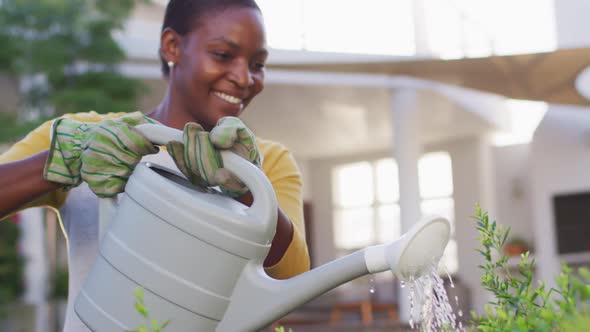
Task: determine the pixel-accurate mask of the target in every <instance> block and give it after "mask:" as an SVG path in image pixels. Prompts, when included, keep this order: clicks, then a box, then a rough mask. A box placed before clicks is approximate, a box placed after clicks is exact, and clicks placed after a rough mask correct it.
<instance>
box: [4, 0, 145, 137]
mask: <svg viewBox="0 0 590 332" xmlns="http://www.w3.org/2000/svg"><path fill="white" fill-rule="evenodd" d="M140 2H149V1H147V0H60V1H55V0H2V1H1V2H0V3H1V4H0V45H2V51H1V52H0V72H4V73H6V74H8V75H10V76H12V77H13V78H15V81H17V80H18V81H19V84H20V86H21V87H22V88H23V89H22V91H21V92H22V94H23V95H22V100H21V101H20V106H21V109H19V110H18V111H19V114H18V117H17V118H18V121H9V122H4V121H0V133H2V134H1V135H0V139H1V141H2V142H5V141H12V140H14V139H15V138H18V137H19V136H22V135H23V134H24V133H26V132H28V130H30V128H29V127H31V124H29V123H28V121H31V119H35V121H39V120H42V119H43V118H49V117H54V116H56V115H61V114H64V113H72V112H82V111H90V110H94V111H96V112H99V113H106V112H125V111H127V112H130V111H136V110H137V104H136V103H137V98H138V97H139V95H140V94H142V93H144V92H145V91H146V89H147V87H146V86H145V85H144V84H143V83H141V81H139V80H137V79H132V78H129V77H125V76H124V75H122V74H121V73H120V71H119V70H118V69H117V66H118V65H119V64H120V63H121V62H122V61H124V60H125V52H124V51H123V49H122V48H121V47H120V46H119V44H118V43H117V41H116V40H115V39H114V37H113V36H114V34H113V32H115V31H117V30H120V29H121V28H122V27H123V24H124V22H125V20H126V19H127V17H128V16H129V15H130V14H131V12H132V10H133V8H134V7H135V6H136V4H138V3H140ZM0 107H1V105H0ZM2 111H4V112H6V111H16V110H2Z"/></svg>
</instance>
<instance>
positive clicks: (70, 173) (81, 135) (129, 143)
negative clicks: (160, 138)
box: [43, 114, 158, 197]
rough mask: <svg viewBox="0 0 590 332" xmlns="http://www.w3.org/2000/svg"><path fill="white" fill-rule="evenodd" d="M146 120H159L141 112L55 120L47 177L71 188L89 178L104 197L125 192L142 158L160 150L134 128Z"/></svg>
mask: <svg viewBox="0 0 590 332" xmlns="http://www.w3.org/2000/svg"><path fill="white" fill-rule="evenodd" d="M145 123H157V122H156V121H154V120H152V119H150V118H148V117H146V116H144V115H141V114H131V115H127V116H124V117H121V118H117V119H109V120H104V121H102V122H99V123H86V122H80V121H76V120H70V119H65V118H60V119H57V120H55V122H54V123H53V126H52V128H51V146H50V149H49V157H48V158H47V161H46V162H45V168H44V170H43V177H44V178H45V179H46V180H48V181H51V182H56V183H60V184H63V185H66V186H67V187H75V186H77V185H79V184H80V183H81V182H82V181H85V182H86V183H88V186H89V187H90V189H91V190H92V191H93V192H94V193H95V194H96V195H97V196H100V197H112V196H115V195H116V194H118V193H121V192H123V191H124V189H125V184H126V183H127V180H128V179H129V176H131V173H132V172H133V170H134V169H135V166H136V165H137V164H138V163H139V161H140V160H141V158H142V157H143V156H144V155H147V154H153V153H157V152H158V148H157V147H155V146H154V145H153V144H152V143H151V142H150V141H148V140H147V138H145V137H144V136H143V135H142V134H140V133H139V132H138V131H137V130H135V129H134V128H133V127H134V126H136V125H139V124H145Z"/></svg>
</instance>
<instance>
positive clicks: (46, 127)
mask: <svg viewBox="0 0 590 332" xmlns="http://www.w3.org/2000/svg"><path fill="white" fill-rule="evenodd" d="M52 123H53V120H50V121H47V122H45V123H43V124H42V125H41V126H39V127H37V128H36V129H34V130H33V131H31V132H30V133H29V134H28V135H27V136H25V138H23V139H22V140H20V141H19V142H17V143H15V144H14V145H13V146H12V147H10V148H9V149H8V150H7V151H6V152H4V153H3V154H2V155H0V164H2V163H8V162H13V161H17V160H21V159H25V158H27V157H30V156H32V155H34V154H37V153H39V152H41V151H44V150H47V149H48V148H49V143H50V138H49V136H50V130H51V124H52ZM66 198H67V191H65V190H61V189H60V190H56V191H53V192H50V193H48V194H45V195H43V196H41V197H39V198H37V199H35V200H33V201H31V202H29V203H28V204H26V205H24V206H22V207H21V208H19V210H24V209H26V208H30V207H36V206H49V207H52V208H58V207H60V206H61V205H62V204H63V203H64V202H65V200H66Z"/></svg>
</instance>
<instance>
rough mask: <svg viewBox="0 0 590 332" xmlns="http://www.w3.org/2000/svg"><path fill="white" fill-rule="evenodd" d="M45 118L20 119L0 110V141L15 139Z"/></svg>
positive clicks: (35, 126)
mask: <svg viewBox="0 0 590 332" xmlns="http://www.w3.org/2000/svg"><path fill="white" fill-rule="evenodd" d="M45 120H46V119H44V118H40V119H38V120H35V121H21V120H19V119H18V118H17V116H16V114H10V113H4V112H0V142H13V141H17V140H19V139H21V138H22V136H24V135H25V134H26V133H28V132H30V131H31V130H33V129H35V128H37V127H38V126H39V125H40V124H42V123H43V122H44V121H45Z"/></svg>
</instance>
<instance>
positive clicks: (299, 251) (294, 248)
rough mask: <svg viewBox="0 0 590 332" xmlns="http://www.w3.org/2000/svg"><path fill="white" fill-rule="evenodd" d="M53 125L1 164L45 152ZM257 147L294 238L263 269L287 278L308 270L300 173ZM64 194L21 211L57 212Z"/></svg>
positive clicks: (278, 152) (79, 116)
mask: <svg viewBox="0 0 590 332" xmlns="http://www.w3.org/2000/svg"><path fill="white" fill-rule="evenodd" d="M125 114H127V113H109V114H98V113H96V112H88V113H74V114H67V115H65V117H67V118H70V119H75V120H78V121H83V122H100V121H102V120H105V119H109V118H118V117H121V116H123V115H125ZM52 122H53V121H48V122H46V123H44V124H43V125H41V126H39V127H38V128H37V129H35V130H33V131H32V132H31V133H29V134H28V135H27V136H26V137H25V138H24V139H22V140H21V141H19V142H17V143H16V144H14V145H13V146H12V147H11V148H10V149H9V150H8V151H6V152H5V153H4V154H2V155H0V163H7V162H11V161H16V160H20V159H23V158H26V157H29V156H31V155H34V154H36V153H38V152H41V151H43V150H46V149H48V148H49V144H50V129H51V124H52ZM257 144H258V148H259V149H260V153H261V154H262V156H263V157H264V158H263V164H262V169H263V171H264V173H265V174H266V176H267V177H268V179H269V180H270V182H271V184H272V186H273V188H274V190H275V193H276V195H277V201H278V203H279V206H280V208H281V210H283V212H284V213H285V214H286V215H287V217H288V218H289V220H290V221H291V222H292V224H293V239H292V241H291V243H290V244H289V247H288V249H287V251H286V253H285V255H284V256H283V257H282V258H281V260H280V261H279V262H278V263H277V264H275V265H273V266H271V267H268V268H266V271H267V273H268V274H269V275H270V276H272V277H274V278H277V279H286V278H290V277H292V276H295V275H297V274H300V273H303V272H305V271H308V270H309V267H310V262H309V254H308V251H307V245H306V242H305V225H304V222H303V203H302V193H301V186H302V181H301V173H300V172H299V169H298V167H297V164H296V162H295V159H294V158H293V156H292V155H291V153H290V152H289V150H287V148H285V147H284V146H283V145H281V144H279V143H275V142H271V141H267V140H263V139H257ZM67 195H68V192H67V191H65V190H61V189H59V190H56V191H54V192H51V193H49V194H46V195H44V196H42V197H40V198H38V199H36V200H35V201H33V202H31V203H29V204H27V205H26V206H23V207H22V209H24V208H27V207H34V206H48V207H52V208H55V209H57V208H59V207H60V206H61V205H62V204H63V203H64V202H65V200H66V198H67Z"/></svg>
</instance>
